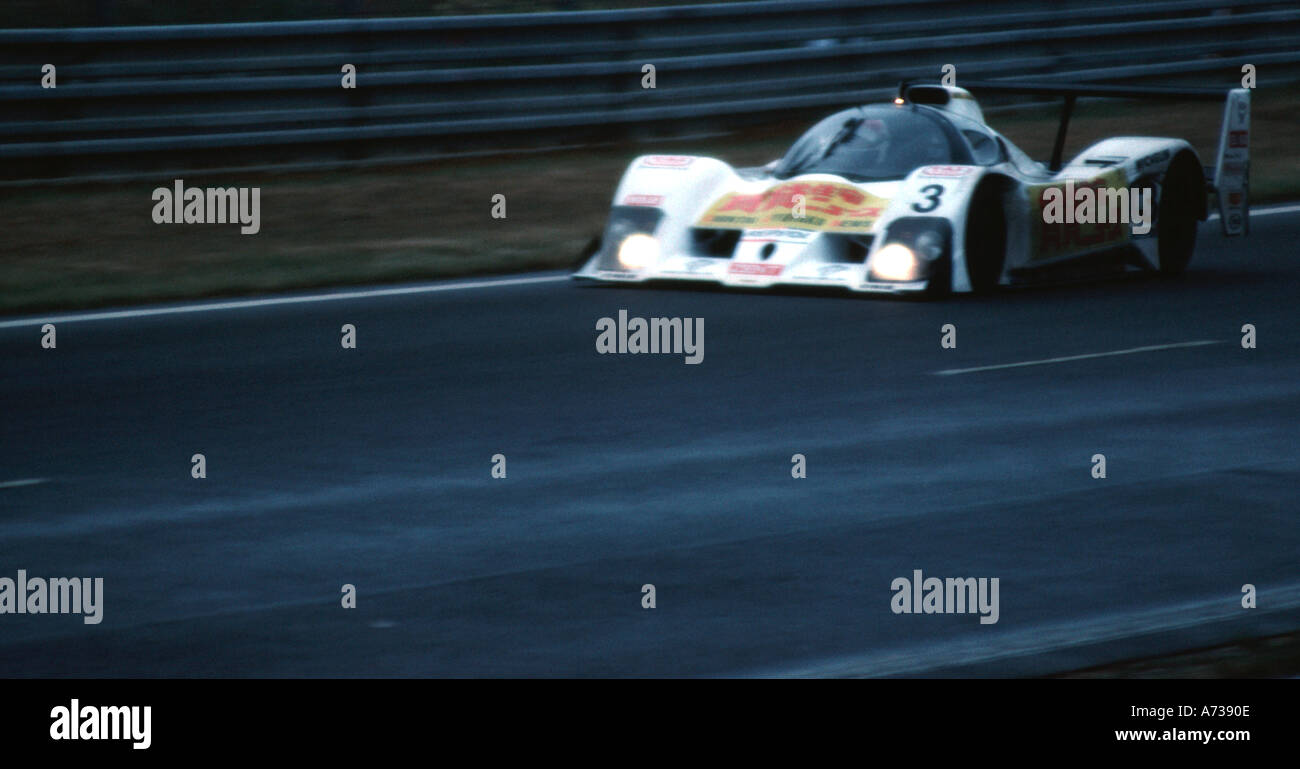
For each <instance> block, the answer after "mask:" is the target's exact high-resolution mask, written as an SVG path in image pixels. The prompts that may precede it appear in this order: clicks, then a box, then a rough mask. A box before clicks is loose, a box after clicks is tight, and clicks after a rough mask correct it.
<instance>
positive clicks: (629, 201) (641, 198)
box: [623, 195, 664, 206]
mask: <svg viewBox="0 0 1300 769" xmlns="http://www.w3.org/2000/svg"><path fill="white" fill-rule="evenodd" d="M663 202H664V196H663V195H628V196H627V197H625V198H623V205H625V206H658V205H659V204H660V203H663Z"/></svg>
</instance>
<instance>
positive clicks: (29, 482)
mask: <svg viewBox="0 0 1300 769" xmlns="http://www.w3.org/2000/svg"><path fill="white" fill-rule="evenodd" d="M49 482H50V479H49V478H22V479H19V480H16V481H0V489H16V488H18V487H20V486H35V485H37V484H39V483H49Z"/></svg>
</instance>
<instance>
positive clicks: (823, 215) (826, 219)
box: [696, 182, 889, 232]
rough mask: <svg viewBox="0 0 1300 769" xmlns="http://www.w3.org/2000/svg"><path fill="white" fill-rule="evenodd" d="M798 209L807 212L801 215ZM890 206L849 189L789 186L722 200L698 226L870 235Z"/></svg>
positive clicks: (731, 195)
mask: <svg viewBox="0 0 1300 769" xmlns="http://www.w3.org/2000/svg"><path fill="white" fill-rule="evenodd" d="M796 196H802V197H799V198H796ZM799 204H802V206H801V208H800V210H798V212H796V206H797V205H799ZM888 204H889V200H888V199H886V198H880V197H876V196H875V195H872V194H870V193H867V192H863V191H862V190H860V189H858V188H857V187H854V186H852V185H849V184H840V183H837V182H786V183H784V184H778V185H776V186H775V187H771V188H769V189H767V190H765V191H763V192H758V193H753V194H743V193H738V192H731V193H728V194H726V195H723V196H722V197H721V198H719V199H718V200H717V201H715V202H714V203H713V205H711V206H709V210H707V211H705V212H704V216H702V217H701V218H700V221H699V222H698V223H697V224H696V226H699V227H711V228H715V229H724V230H751V229H762V228H768V229H782V230H787V231H788V230H789V229H790V228H791V227H796V228H800V229H804V230H818V231H821V232H870V230H871V227H872V225H874V224H875V222H876V220H877V219H879V218H880V215H881V214H882V213H883V212H884V210H885V206H887V205H888ZM798 214H802V215H801V216H800V215H798Z"/></svg>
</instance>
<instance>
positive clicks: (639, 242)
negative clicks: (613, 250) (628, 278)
mask: <svg viewBox="0 0 1300 769" xmlns="http://www.w3.org/2000/svg"><path fill="white" fill-rule="evenodd" d="M657 258H659V241H658V240H655V238H654V236H653V235H647V234H645V233H644V232H635V233H633V234H631V235H628V236H627V237H626V238H624V239H623V242H622V243H620V244H619V246H618V263H619V264H621V265H623V266H624V267H626V268H628V269H629V270H639V269H642V268H644V267H646V266H647V265H649V264H651V263H653V262H654V261H655V259H657Z"/></svg>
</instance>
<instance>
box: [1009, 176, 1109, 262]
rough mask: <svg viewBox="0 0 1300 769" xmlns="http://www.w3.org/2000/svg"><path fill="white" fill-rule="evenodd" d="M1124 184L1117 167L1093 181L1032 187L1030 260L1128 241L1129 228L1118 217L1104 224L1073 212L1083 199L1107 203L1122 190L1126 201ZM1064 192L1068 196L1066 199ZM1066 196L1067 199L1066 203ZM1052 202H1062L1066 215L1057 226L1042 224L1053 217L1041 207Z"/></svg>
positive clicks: (1070, 181) (1030, 193)
mask: <svg viewBox="0 0 1300 769" xmlns="http://www.w3.org/2000/svg"><path fill="white" fill-rule="evenodd" d="M1125 182H1126V177H1125V174H1124V171H1123V169H1118V168H1117V169H1114V170H1112V171H1107V172H1106V173H1104V174H1101V175H1100V176H1096V177H1093V178H1092V179H1087V180H1074V179H1070V180H1067V181H1061V182H1053V183H1051V184H1036V185H1033V186H1031V187H1030V188H1029V204H1030V206H1031V207H1032V209H1033V211H1032V213H1033V216H1032V217H1031V219H1032V221H1033V222H1034V226H1033V241H1034V242H1033V249H1032V252H1031V257H1030V259H1031V261H1038V260H1043V259H1050V258H1053V257H1057V256H1064V255H1067V254H1071V253H1078V252H1083V251H1087V250H1090V249H1093V248H1098V247H1101V246H1106V245H1115V244H1119V243H1122V242H1124V241H1125V240H1127V239H1128V237H1129V234H1130V233H1129V227H1128V225H1127V224H1126V223H1124V222H1121V221H1118V217H1103V218H1105V219H1106V220H1107V221H1097V219H1098V217H1096V216H1093V215H1091V214H1089V215H1087V216H1082V217H1080V216H1078V213H1079V211H1076V206H1078V205H1079V204H1081V203H1082V201H1083V199H1090V200H1091V201H1092V203H1093V204H1094V205H1096V204H1098V203H1097V201H1099V200H1108V201H1109V200H1112V199H1114V198H1117V197H1118V195H1119V193H1120V191H1121V190H1122V191H1123V192H1124V193H1125V194H1124V197H1126V198H1127V197H1128V193H1129V190H1128V188H1127V186H1126V184H1125ZM1067 185H1068V187H1067ZM1067 189H1068V190H1069V193H1070V194H1069V195H1068V196H1067ZM1049 190H1056V192H1053V193H1051V194H1048V191H1049ZM1085 190H1087V191H1088V192H1085ZM1067 197H1069V199H1068V200H1065V198H1067ZM1051 201H1058V202H1063V203H1064V206H1063V213H1066V214H1068V215H1067V216H1065V217H1064V221H1061V222H1058V223H1048V222H1046V221H1045V219H1046V218H1052V217H1045V216H1044V208H1045V207H1046V206H1047V204H1048V203H1049V202H1051ZM1085 213H1086V212H1085Z"/></svg>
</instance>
